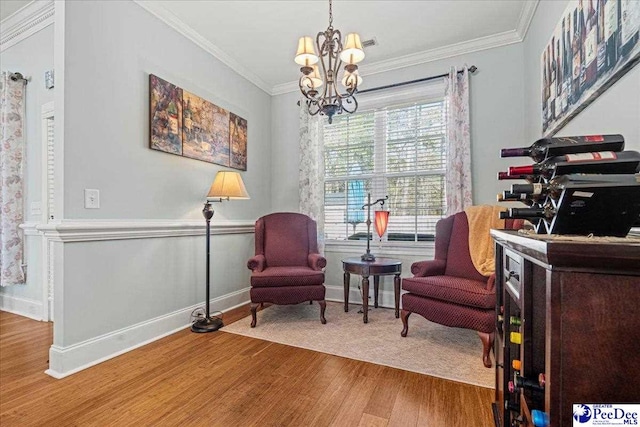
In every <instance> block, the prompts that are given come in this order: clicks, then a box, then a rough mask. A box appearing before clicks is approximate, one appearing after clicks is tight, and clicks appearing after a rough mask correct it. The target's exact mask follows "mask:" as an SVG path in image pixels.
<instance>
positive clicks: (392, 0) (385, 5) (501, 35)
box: [0, 0, 538, 94]
mask: <svg viewBox="0 0 640 427" xmlns="http://www.w3.org/2000/svg"><path fill="white" fill-rule="evenodd" d="M49 1H50V0H49ZM91 1H96V0H91ZM134 1H136V2H137V3H138V4H139V5H140V6H142V7H144V8H145V9H147V10H148V11H149V12H151V13H153V14H154V15H156V16H157V17H158V18H160V19H162V20H163V21H164V22H166V23H167V24H168V25H170V26H172V27H173V28H174V29H176V30H178V31H179V32H181V33H182V34H183V35H185V36H186V37H188V38H190V39H191V40H192V41H194V42H195V43H197V44H199V45H200V46H201V47H203V48H204V49H205V50H207V51H208V52H210V53H211V54H213V55H215V56H216V57H217V58H218V59H220V60H221V61H223V62H224V63H226V64H227V65H229V66H230V67H232V68H233V69H234V70H235V71H236V72H238V73H239V74H241V75H242V76H244V77H245V78H247V79H249V80H250V81H252V82H253V83H254V84H256V85H257V86H258V87H260V88H262V89H263V90H265V91H266V92H268V93H272V94H275V93H283V92H287V91H289V90H294V89H296V88H297V84H296V83H295V82H296V81H297V79H298V77H299V74H300V73H299V66H298V65H296V64H295V63H294V62H293V57H294V55H295V49H296V45H297V40H298V38H299V37H301V36H303V35H309V36H312V37H314V38H315V35H316V34H317V33H318V32H321V31H324V30H325V29H326V28H327V26H328V24H329V2H328V0H305V1H295V0H280V1H272V0H253V1H248V0H247V1H244V0H243V1H240V0H235V1H203V0H134ZM28 3H30V2H29V1H28V0H23V1H10V0H0V12H1V13H0V16H1V19H2V20H4V19H5V18H7V16H9V15H11V14H12V13H14V12H16V11H17V10H19V9H20V8H21V7H23V6H25V5H26V4H28ZM537 3H538V0H423V1H419V0H413V1H402V0H387V1H381V0H379V1H365V0H334V4H333V16H334V20H333V25H334V28H336V29H339V30H340V31H341V32H342V35H343V36H344V35H346V34H347V33H349V32H357V33H359V34H360V36H361V38H362V40H367V39H370V38H373V37H375V38H376V40H377V42H378V45H377V46H373V47H368V48H366V49H365V53H366V58H365V60H364V61H363V62H362V63H361V64H360V73H361V74H362V75H364V76H366V75H367V74H374V73H377V72H381V71H386V70H390V69H394V68H399V67H402V66H409V65H414V64H418V63H424V62H428V61H432V60H436V59H442V58H447V57H451V56H455V55H458V54H462V53H468V52H472V51H477V50H482V49H486V48H491V47H496V46H501V45H505V44H509V43H516V42H519V41H521V40H522V39H523V38H524V36H525V33H526V31H527V28H528V26H529V23H530V21H531V18H532V16H533V12H534V11H535V8H536V5H537Z"/></svg>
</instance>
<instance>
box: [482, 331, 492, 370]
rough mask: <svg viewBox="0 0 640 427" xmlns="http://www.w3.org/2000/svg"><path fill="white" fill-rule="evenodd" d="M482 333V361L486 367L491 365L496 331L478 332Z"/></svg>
mask: <svg viewBox="0 0 640 427" xmlns="http://www.w3.org/2000/svg"><path fill="white" fill-rule="evenodd" d="M478 335H480V341H482V363H483V364H484V366H485V367H486V368H490V367H491V349H492V348H493V341H494V339H495V332H491V333H487V332H478Z"/></svg>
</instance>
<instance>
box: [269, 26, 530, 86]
mask: <svg viewBox="0 0 640 427" xmlns="http://www.w3.org/2000/svg"><path fill="white" fill-rule="evenodd" d="M520 42H522V38H521V37H520V35H519V34H518V32H517V31H516V30H510V31H505V32H502V33H498V34H493V35H490V36H485V37H479V38H477V39H473V40H469V41H465V42H460V43H454V44H450V45H447V46H442V47H438V48H435V49H429V50H424V51H422V52H416V53H412V54H409V55H404V56H399V57H395V58H391V59H387V60H384V61H378V62H374V63H371V64H367V65H366V67H363V68H362V69H360V72H361V73H362V75H363V76H364V77H366V76H370V75H373V74H378V73H384V72H387V71H393V70H398V69H401V68H407V67H411V66H414V65H419V64H425V63H427V62H433V61H438V60H441V59H446V58H451V57H454V56H459V55H465V54H468V53H472V52H479V51H482V50H487V49H493V48H496V47H501V46H506V45H510V44H514V43H520ZM296 90H298V82H297V81H293V82H287V83H282V84H279V85H276V86H274V87H273V90H272V91H271V95H281V94H284V93H289V92H295V91H296Z"/></svg>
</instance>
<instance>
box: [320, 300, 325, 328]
mask: <svg viewBox="0 0 640 427" xmlns="http://www.w3.org/2000/svg"><path fill="white" fill-rule="evenodd" d="M318 304H320V322H321V323H322V324H323V325H324V324H326V323H327V319H325V318H324V310H325V309H326V308H327V302H326V301H325V300H322V301H318Z"/></svg>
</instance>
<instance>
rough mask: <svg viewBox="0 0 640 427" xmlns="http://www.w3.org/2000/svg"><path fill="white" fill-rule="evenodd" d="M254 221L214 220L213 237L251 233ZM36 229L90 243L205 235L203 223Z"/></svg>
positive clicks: (84, 224)
mask: <svg viewBox="0 0 640 427" xmlns="http://www.w3.org/2000/svg"><path fill="white" fill-rule="evenodd" d="M254 227H255V221H252V220H239V221H231V220H227V221H215V222H214V223H212V224H211V234H212V235H222V234H251V233H253V232H254ZM36 229H37V230H38V231H39V232H40V233H42V234H44V235H45V236H46V237H47V238H48V239H50V240H51V241H54V242H65V243H66V242H89V241H96V240H123V239H148V238H158V237H182V236H204V235H205V234H206V224H205V222H204V220H173V221H168V220H167V221H164V220H163V221H155V220H122V221H115V220H114V221H89V220H87V221H65V222H60V223H54V224H51V223H50V224H41V225H38V226H37V227H36Z"/></svg>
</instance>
